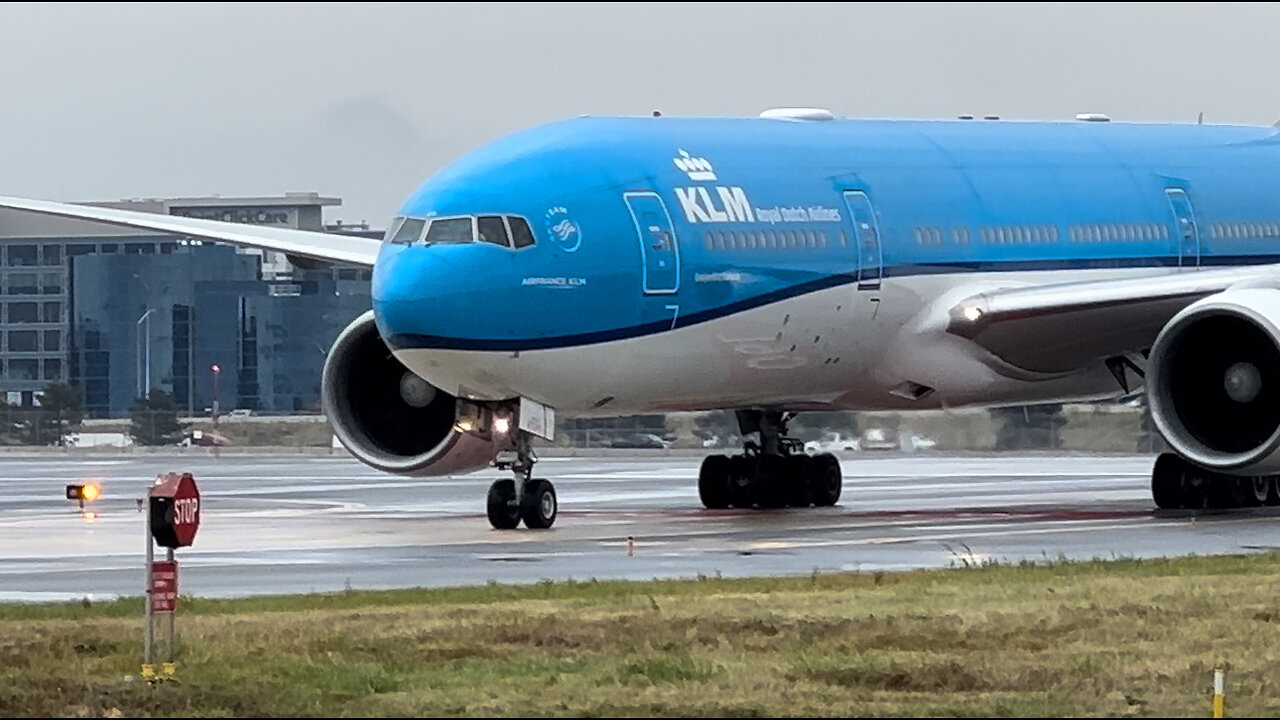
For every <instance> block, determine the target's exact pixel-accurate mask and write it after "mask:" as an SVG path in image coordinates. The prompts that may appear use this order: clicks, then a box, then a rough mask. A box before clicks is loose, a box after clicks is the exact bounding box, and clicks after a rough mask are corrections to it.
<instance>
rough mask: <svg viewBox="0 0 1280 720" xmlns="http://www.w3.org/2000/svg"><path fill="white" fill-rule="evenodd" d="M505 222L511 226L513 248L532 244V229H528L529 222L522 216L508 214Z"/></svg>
mask: <svg viewBox="0 0 1280 720" xmlns="http://www.w3.org/2000/svg"><path fill="white" fill-rule="evenodd" d="M507 224H508V225H510V226H511V244H512V245H513V246H514V247H515V249H517V250H519V249H520V248H527V247H529V246H530V245H533V244H534V242H535V241H534V239H533V231H532V230H530V229H529V223H528V222H526V221H525V219H524V218H522V217H515V216H514V215H508V216H507Z"/></svg>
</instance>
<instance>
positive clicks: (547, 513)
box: [520, 479, 560, 530]
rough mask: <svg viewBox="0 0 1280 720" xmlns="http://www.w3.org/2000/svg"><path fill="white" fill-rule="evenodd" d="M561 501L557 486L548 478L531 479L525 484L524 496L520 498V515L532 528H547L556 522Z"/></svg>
mask: <svg viewBox="0 0 1280 720" xmlns="http://www.w3.org/2000/svg"><path fill="white" fill-rule="evenodd" d="M559 512H560V503H559V501H557V499H556V489H555V487H554V486H553V485H552V484H551V483H550V482H548V481H546V480H541V479H539V480H530V481H528V482H526V483H525V484H524V497H523V498H521V500H520V517H521V519H523V520H524V526H525V527H527V528H529V529H531V530H546V529H547V528H549V527H551V526H552V525H555V524H556V515H558V514H559Z"/></svg>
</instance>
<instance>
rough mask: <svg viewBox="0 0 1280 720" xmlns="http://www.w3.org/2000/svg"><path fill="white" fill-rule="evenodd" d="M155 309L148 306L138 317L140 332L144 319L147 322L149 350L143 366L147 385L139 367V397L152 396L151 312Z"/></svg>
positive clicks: (140, 343) (139, 343)
mask: <svg viewBox="0 0 1280 720" xmlns="http://www.w3.org/2000/svg"><path fill="white" fill-rule="evenodd" d="M155 311H156V310H155V308H147V311H146V312H144V313H142V317H140V318H138V332H142V321H144V320H145V321H146V322H147V330H146V332H147V343H146V344H147V350H146V354H145V359H143V366H144V367H145V368H146V370H145V372H146V378H147V384H146V385H143V384H142V376H143V372H144V371H143V369H142V368H138V397H145V398H150V397H151V313H153V312H155ZM138 345H139V346H141V345H142V342H141V341H139V342H138ZM138 354H139V355H140V356H141V355H143V353H141V352H139V353H138ZM140 359H141V358H140Z"/></svg>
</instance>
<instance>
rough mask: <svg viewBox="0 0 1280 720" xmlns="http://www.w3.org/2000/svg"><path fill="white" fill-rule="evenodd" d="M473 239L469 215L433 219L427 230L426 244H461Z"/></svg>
mask: <svg viewBox="0 0 1280 720" xmlns="http://www.w3.org/2000/svg"><path fill="white" fill-rule="evenodd" d="M474 240H475V239H474V238H473V237H472V235H471V218H469V217H462V218H448V219H437V220H433V221H431V229H430V230H427V244H428V245H463V244H466V243H470V242H474Z"/></svg>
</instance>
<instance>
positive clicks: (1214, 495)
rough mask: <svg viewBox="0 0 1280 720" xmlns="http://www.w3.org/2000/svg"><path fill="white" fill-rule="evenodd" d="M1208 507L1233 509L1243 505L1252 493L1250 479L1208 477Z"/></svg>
mask: <svg viewBox="0 0 1280 720" xmlns="http://www.w3.org/2000/svg"><path fill="white" fill-rule="evenodd" d="M1207 485H1208V490H1209V507H1211V508H1214V509H1217V510H1234V509H1236V508H1242V507H1245V506H1246V505H1247V504H1248V502H1249V497H1250V496H1251V495H1252V494H1253V491H1252V490H1251V489H1250V479H1249V478H1242V477H1224V476H1218V477H1211V478H1208V482H1207Z"/></svg>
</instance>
